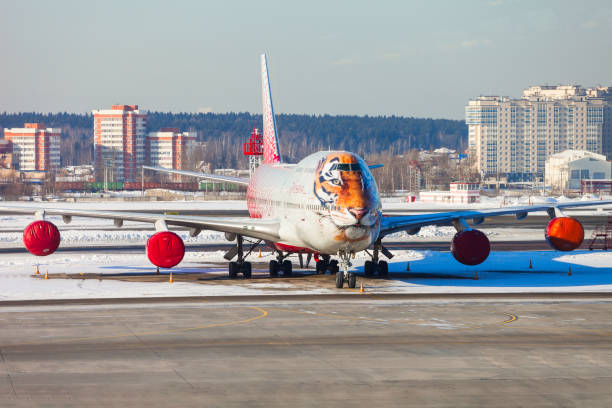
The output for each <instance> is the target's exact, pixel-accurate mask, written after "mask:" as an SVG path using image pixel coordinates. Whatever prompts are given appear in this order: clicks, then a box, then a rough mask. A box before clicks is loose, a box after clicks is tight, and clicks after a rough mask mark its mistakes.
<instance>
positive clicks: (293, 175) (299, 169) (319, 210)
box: [247, 151, 382, 254]
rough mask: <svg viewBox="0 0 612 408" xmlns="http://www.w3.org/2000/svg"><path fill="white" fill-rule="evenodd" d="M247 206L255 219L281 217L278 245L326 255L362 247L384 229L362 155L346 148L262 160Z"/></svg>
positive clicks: (374, 189)
mask: <svg viewBox="0 0 612 408" xmlns="http://www.w3.org/2000/svg"><path fill="white" fill-rule="evenodd" d="M247 205H248V209H249V214H250V216H251V217H252V218H275V219H278V220H279V221H280V234H279V235H280V237H281V240H280V241H279V242H278V243H277V244H281V245H286V246H290V247H294V248H295V247H297V248H304V249H307V250H311V251H313V252H318V253H322V254H336V253H338V251H339V250H343V251H348V252H353V251H354V252H358V251H362V250H364V249H366V248H368V247H369V246H370V245H372V243H374V241H375V240H376V239H377V238H378V235H379V232H380V221H381V216H382V215H381V214H382V213H381V210H382V207H381V203H380V197H379V194H378V188H377V186H376V182H375V181H374V177H373V176H372V174H371V173H370V170H369V168H368V166H367V164H366V163H365V162H364V161H363V159H361V158H360V157H359V156H357V155H356V154H354V153H350V152H346V151H328V152H318V153H314V154H312V155H310V156H308V157H306V158H304V159H303V160H301V161H300V162H299V163H297V164H262V165H261V166H260V167H259V168H258V169H257V171H256V172H255V173H254V174H253V176H252V178H251V182H250V184H249V187H248V190H247Z"/></svg>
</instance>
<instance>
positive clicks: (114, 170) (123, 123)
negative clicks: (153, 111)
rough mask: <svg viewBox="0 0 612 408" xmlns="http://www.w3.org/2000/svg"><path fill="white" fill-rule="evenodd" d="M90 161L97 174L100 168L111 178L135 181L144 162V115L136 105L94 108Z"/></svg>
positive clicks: (145, 117)
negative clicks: (105, 170) (92, 157)
mask: <svg viewBox="0 0 612 408" xmlns="http://www.w3.org/2000/svg"><path fill="white" fill-rule="evenodd" d="M92 113H93V116H94V165H95V168H96V174H97V176H98V178H101V175H102V174H104V168H105V167H106V168H108V169H109V170H110V171H111V174H112V179H113V180H114V181H135V180H136V179H137V176H138V172H137V170H138V166H141V165H142V164H144V162H145V139H146V134H147V115H146V114H145V113H141V112H140V111H139V110H138V105H113V106H112V108H111V109H107V110H94V111H92Z"/></svg>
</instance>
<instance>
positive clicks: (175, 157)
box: [146, 128, 197, 170]
mask: <svg viewBox="0 0 612 408" xmlns="http://www.w3.org/2000/svg"><path fill="white" fill-rule="evenodd" d="M196 137H197V135H196V133H194V132H179V130H178V129H176V128H162V129H161V130H160V131H159V132H149V134H148V135H147V143H146V157H147V162H148V163H149V165H151V166H159V167H165V168H169V169H179V170H180V169H183V168H184V165H185V155H186V154H187V152H188V150H189V149H191V148H192V146H193V144H194V143H195V141H196Z"/></svg>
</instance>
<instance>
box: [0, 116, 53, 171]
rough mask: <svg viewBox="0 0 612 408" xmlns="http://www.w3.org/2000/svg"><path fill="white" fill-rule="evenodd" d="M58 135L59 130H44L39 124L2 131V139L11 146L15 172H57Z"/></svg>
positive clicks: (27, 124) (28, 124) (29, 124)
mask: <svg viewBox="0 0 612 408" xmlns="http://www.w3.org/2000/svg"><path fill="white" fill-rule="evenodd" d="M60 135H61V130H60V129H54V128H46V127H45V125H43V124H40V123H26V124H25V125H24V127H23V128H12V129H4V138H5V140H7V141H8V142H9V143H10V144H11V145H12V151H13V163H14V166H15V170H21V171H35V170H37V171H54V172H55V171H58V170H59V168H60Z"/></svg>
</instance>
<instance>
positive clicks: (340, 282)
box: [336, 271, 344, 289]
mask: <svg viewBox="0 0 612 408" xmlns="http://www.w3.org/2000/svg"><path fill="white" fill-rule="evenodd" d="M342 286H344V272H340V271H338V272H336V287H337V288H338V289H341V288H342Z"/></svg>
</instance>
